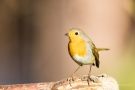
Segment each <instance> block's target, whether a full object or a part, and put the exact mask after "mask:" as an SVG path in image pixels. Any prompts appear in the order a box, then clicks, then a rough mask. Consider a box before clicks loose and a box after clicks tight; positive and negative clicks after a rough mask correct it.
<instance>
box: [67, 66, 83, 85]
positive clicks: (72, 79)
mask: <svg viewBox="0 0 135 90" xmlns="http://www.w3.org/2000/svg"><path fill="white" fill-rule="evenodd" d="M80 67H81V66H79V67H78V68H77V69H76V70H75V72H74V73H73V74H72V75H71V76H70V78H69V79H67V80H68V81H69V84H70V86H71V81H74V78H73V76H74V74H75V73H76V72H77V71H78V69H79V68H80Z"/></svg>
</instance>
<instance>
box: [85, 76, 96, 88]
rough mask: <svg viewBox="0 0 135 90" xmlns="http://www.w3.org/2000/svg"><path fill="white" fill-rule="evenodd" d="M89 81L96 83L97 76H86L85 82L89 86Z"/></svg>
mask: <svg viewBox="0 0 135 90" xmlns="http://www.w3.org/2000/svg"><path fill="white" fill-rule="evenodd" d="M90 81H92V82H94V83H98V77H96V76H89V75H88V77H87V82H88V85H89V86H90Z"/></svg>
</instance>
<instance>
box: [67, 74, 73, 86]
mask: <svg viewBox="0 0 135 90" xmlns="http://www.w3.org/2000/svg"><path fill="white" fill-rule="evenodd" d="M67 81H68V82H69V84H70V86H72V85H71V82H73V81H74V78H73V76H71V77H69V78H68V79H67Z"/></svg>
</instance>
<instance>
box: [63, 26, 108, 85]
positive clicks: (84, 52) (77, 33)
mask: <svg viewBox="0 0 135 90" xmlns="http://www.w3.org/2000/svg"><path fill="white" fill-rule="evenodd" d="M65 35H66V36H68V37H69V43H68V51H69V54H70V56H71V58H72V59H73V60H74V61H75V62H76V63H77V64H78V65H79V67H78V68H77V69H76V70H75V72H76V71H77V70H78V69H79V68H80V67H81V66H83V65H90V70H89V73H88V79H89V80H91V79H90V73H91V67H92V65H94V66H95V65H96V67H97V68H99V64H100V62H99V54H98V51H102V50H109V49H108V48H96V46H95V45H94V43H93V42H92V40H91V39H90V38H89V37H88V36H87V35H86V34H85V33H84V32H83V30H81V29H79V28H72V29H70V30H69V31H68V33H66V34H65ZM75 72H74V73H73V74H72V75H71V77H70V79H72V80H74V79H73V76H74V74H75ZM89 80H87V81H88V85H89ZM70 81H71V80H70ZM70 85H71V83H70Z"/></svg>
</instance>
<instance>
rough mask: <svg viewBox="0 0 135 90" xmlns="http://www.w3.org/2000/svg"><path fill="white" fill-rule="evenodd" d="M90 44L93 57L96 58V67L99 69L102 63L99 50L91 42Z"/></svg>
mask: <svg viewBox="0 0 135 90" xmlns="http://www.w3.org/2000/svg"><path fill="white" fill-rule="evenodd" d="M89 44H90V45H91V48H92V53H93V55H94V57H95V63H96V67H97V68H99V64H100V61H99V54H98V50H97V49H96V47H95V45H94V44H93V43H92V42H89Z"/></svg>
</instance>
